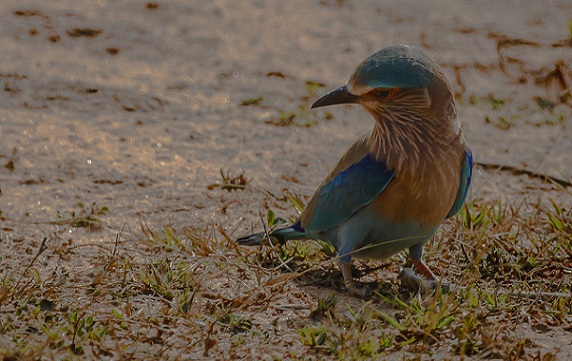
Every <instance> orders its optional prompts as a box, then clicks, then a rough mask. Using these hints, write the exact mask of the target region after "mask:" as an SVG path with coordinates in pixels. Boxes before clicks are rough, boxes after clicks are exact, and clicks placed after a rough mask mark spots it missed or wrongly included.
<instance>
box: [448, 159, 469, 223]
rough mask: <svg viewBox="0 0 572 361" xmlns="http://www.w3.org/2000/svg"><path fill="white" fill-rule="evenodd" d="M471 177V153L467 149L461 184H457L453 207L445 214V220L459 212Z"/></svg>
mask: <svg viewBox="0 0 572 361" xmlns="http://www.w3.org/2000/svg"><path fill="white" fill-rule="evenodd" d="M472 175H473V153H472V152H471V150H470V149H469V148H467V149H466V151H465V158H464V159H463V166H462V167H461V183H460V184H459V190H458V191H457V197H456V198H455V202H453V207H451V210H450V211H449V214H447V218H449V217H452V216H454V215H455V214H457V212H459V210H460V209H461V207H462V206H463V203H465V198H466V197H467V193H468V192H469V187H470V185H471V177H472Z"/></svg>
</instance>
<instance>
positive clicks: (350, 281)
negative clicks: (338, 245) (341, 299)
mask: <svg viewBox="0 0 572 361" xmlns="http://www.w3.org/2000/svg"><path fill="white" fill-rule="evenodd" d="M340 269H341V271H342V276H343V278H344V286H346V289H347V290H348V292H349V293H351V294H352V295H354V296H357V297H365V296H366V294H367V291H366V290H365V289H363V288H358V286H357V285H356V283H355V281H354V277H353V276H352V264H351V263H350V261H349V260H348V261H345V262H344V261H342V260H341V259H340Z"/></svg>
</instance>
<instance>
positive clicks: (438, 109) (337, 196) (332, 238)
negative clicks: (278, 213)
mask: <svg viewBox="0 0 572 361" xmlns="http://www.w3.org/2000/svg"><path fill="white" fill-rule="evenodd" d="M334 104H360V105H361V106H363V107H364V108H365V110H367V111H368V112H369V113H370V114H371V115H372V116H373V118H374V120H375V122H374V126H373V130H372V131H371V133H370V134H367V135H365V136H363V137H361V138H359V139H358V140H357V141H356V142H355V143H354V144H353V145H352V146H351V147H350V148H349V150H348V151H347V152H346V153H345V154H344V155H343V156H342V158H341V160H340V161H339V162H338V164H337V165H336V166H335V167H334V169H333V170H332V172H331V173H330V175H328V177H326V179H325V180H324V181H323V182H322V184H321V185H320V186H319V187H318V189H317V190H316V192H315V193H314V195H313V197H312V198H311V200H310V201H309V202H308V204H307V205H306V207H305V209H304V211H303V212H302V213H301V215H300V218H299V219H298V221H297V222H295V223H294V224H293V225H290V226H288V227H284V228H280V229H276V230H273V231H272V232H271V233H270V237H272V238H274V239H275V240H277V241H279V242H281V243H283V242H286V241H288V240H299V239H320V240H323V241H325V242H328V243H330V244H331V245H333V246H334V248H335V249H336V250H337V252H338V259H339V263H340V268H341V271H342V275H343V279H344V284H345V287H346V289H347V290H348V291H349V292H351V293H353V294H356V295H362V294H363V291H362V290H360V289H358V288H357V286H356V284H355V282H354V279H353V277H352V273H351V263H350V261H351V259H352V258H353V257H359V258H382V259H383V258H388V257H390V256H392V255H394V254H396V253H398V252H399V251H401V250H404V249H406V248H409V257H410V260H411V263H412V264H413V266H414V267H415V268H416V269H417V270H418V271H419V272H420V273H421V274H422V275H423V276H424V277H425V278H427V279H429V280H435V279H436V277H435V275H434V274H433V272H431V270H430V269H429V268H428V267H427V266H426V265H425V263H424V262H423V260H422V255H423V245H424V244H425V243H426V242H427V241H428V240H429V239H431V238H432V236H433V235H434V234H435V232H436V231H437V229H438V228H439V226H440V224H441V223H442V222H443V221H444V220H445V219H447V218H449V217H451V216H453V215H455V214H456V213H457V212H458V211H459V210H460V209H461V207H462V205H463V203H464V201H465V198H466V196H467V192H468V190H469V185H470V183H471V175H472V165H473V160H472V153H471V150H470V149H469V147H468V146H467V144H466V142H465V139H464V137H463V133H462V131H461V123H460V120H459V118H458V116H457V110H456V106H455V98H454V96H453V93H452V91H451V87H450V86H449V83H448V82H447V80H446V79H445V76H444V74H443V72H442V70H441V69H440V67H439V66H438V65H437V63H435V61H433V60H432V59H431V58H430V57H429V56H428V55H427V54H426V53H425V52H424V51H423V50H421V49H419V48H417V47H412V46H406V45H398V46H390V47H387V48H384V49H382V50H380V51H378V52H376V53H375V54H373V55H371V56H370V57H369V58H367V59H366V60H364V61H363V62H362V63H361V64H359V65H358V66H357V68H356V69H355V71H354V72H353V74H352V75H351V76H350V78H349V81H348V82H347V83H346V84H345V85H343V86H341V87H339V88H337V89H334V90H332V91H330V92H329V93H327V94H325V95H324V96H322V97H321V98H319V99H318V100H317V101H316V102H315V103H314V104H313V105H312V108H319V107H323V106H327V105H334ZM264 237H265V233H257V234H253V235H250V236H246V237H242V238H239V239H238V242H239V243H240V244H244V245H255V244H260V243H261V242H262V241H263V239H264Z"/></svg>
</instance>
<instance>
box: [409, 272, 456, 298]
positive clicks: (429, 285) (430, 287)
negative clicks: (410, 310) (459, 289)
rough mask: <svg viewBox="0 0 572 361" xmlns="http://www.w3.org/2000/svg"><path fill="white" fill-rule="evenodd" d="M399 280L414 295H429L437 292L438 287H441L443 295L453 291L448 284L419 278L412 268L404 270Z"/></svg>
mask: <svg viewBox="0 0 572 361" xmlns="http://www.w3.org/2000/svg"><path fill="white" fill-rule="evenodd" d="M399 280H400V281H401V285H402V287H403V288H405V289H407V290H408V291H410V292H413V293H421V294H423V295H427V294H429V293H431V292H435V291H436V290H437V289H438V287H439V286H440V287H441V292H442V293H448V292H450V290H451V285H449V284H448V283H443V282H441V281H439V280H426V279H424V278H421V277H419V276H418V275H417V274H416V273H415V272H413V270H412V269H410V268H404V269H403V270H402V271H401V273H400V274H399Z"/></svg>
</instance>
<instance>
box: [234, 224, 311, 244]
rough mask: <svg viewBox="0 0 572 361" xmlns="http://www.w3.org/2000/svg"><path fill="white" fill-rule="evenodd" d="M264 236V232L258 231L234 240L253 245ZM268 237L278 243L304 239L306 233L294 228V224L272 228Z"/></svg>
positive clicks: (260, 241)
mask: <svg viewBox="0 0 572 361" xmlns="http://www.w3.org/2000/svg"><path fill="white" fill-rule="evenodd" d="M265 238H266V233H264V232H260V233H254V234H251V235H249V236H244V237H240V238H239V239H237V240H236V242H238V244H242V245H245V246H255V245H257V244H261V243H262V242H263V241H264V239H265ZM270 238H273V239H275V240H276V241H278V243H280V244H284V243H286V242H287V241H289V240H292V239H304V238H306V235H305V233H304V232H300V231H299V230H296V229H295V228H294V226H290V227H285V228H279V229H275V230H273V231H272V232H270Z"/></svg>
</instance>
